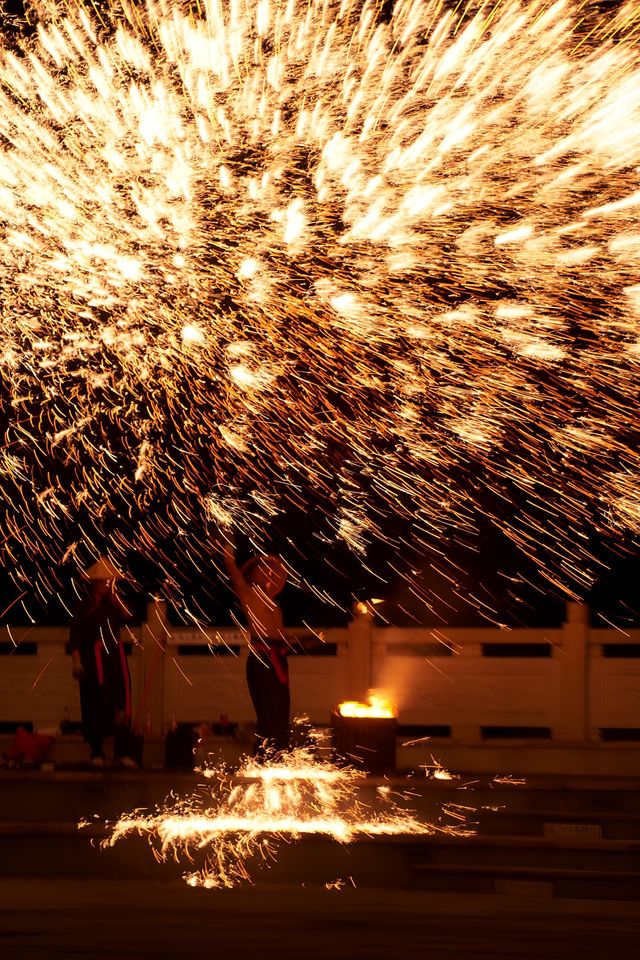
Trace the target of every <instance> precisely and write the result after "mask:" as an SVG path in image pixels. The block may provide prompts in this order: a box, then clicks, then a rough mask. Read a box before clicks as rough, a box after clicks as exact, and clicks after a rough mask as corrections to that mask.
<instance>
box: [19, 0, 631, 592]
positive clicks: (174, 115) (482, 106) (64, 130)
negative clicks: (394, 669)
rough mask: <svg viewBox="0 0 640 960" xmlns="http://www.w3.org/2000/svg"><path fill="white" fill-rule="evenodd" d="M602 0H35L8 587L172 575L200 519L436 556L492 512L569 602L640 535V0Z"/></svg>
mask: <svg viewBox="0 0 640 960" xmlns="http://www.w3.org/2000/svg"><path fill="white" fill-rule="evenodd" d="M588 6H592V5H586V7H588ZM586 7H585V5H584V4H580V3H578V2H570V0H564V2H563V0H559V2H557V3H554V4H549V3H548V2H542V0H533V2H527V3H522V4H518V3H515V2H511V0H505V2H496V3H494V4H488V3H479V4H476V5H475V7H474V6H473V5H472V6H471V7H468V6H466V7H465V9H464V11H463V10H462V9H461V7H456V8H455V9H453V8H449V7H447V6H446V5H444V4H443V3H441V2H440V0H425V2H418V0H399V2H397V3H395V5H393V11H392V13H391V14H390V15H389V16H387V17H386V18H385V17H382V16H381V15H380V12H379V10H378V8H377V6H376V5H375V4H372V3H366V2H364V3H362V2H349V3H348V2H346V0H345V2H334V0H310V2H308V3H307V2H305V3H302V2H296V0H286V2H285V0H281V2H277V0H274V2H271V3H270V2H267V0H259V2H257V3H256V2H254V0H232V2H219V0H200V2H198V3H194V4H187V3H180V2H171V0H148V2H147V3H133V2H125V0H120V2H118V3H114V4H111V5H110V7H109V11H110V12H109V13H104V12H103V13H100V14H98V13H97V12H96V10H94V9H93V8H91V7H89V5H87V6H86V7H85V6H83V5H82V4H78V3H76V2H73V0H72V2H69V3H67V4H64V5H61V4H58V3H52V2H38V3H37V4H35V6H34V11H35V13H34V14H33V17H32V19H33V21H34V23H35V24H36V29H34V30H33V31H32V32H31V33H30V34H29V35H28V36H24V37H22V39H20V40H19V41H12V42H11V43H10V42H9V40H7V41H6V43H5V45H4V49H3V50H2V51H0V231H1V233H2V243H1V245H0V302H1V303H2V307H1V309H2V343H1V344H0V366H1V371H2V383H3V388H2V397H1V402H2V408H3V415H2V417H3V423H2V428H3V433H4V445H3V448H2V450H1V452H0V458H1V460H2V464H1V469H2V473H3V483H2V489H3V497H4V503H3V505H2V512H1V517H0V521H1V526H2V539H3V541H4V545H3V551H4V558H3V559H4V562H5V565H6V566H9V567H11V568H12V569H13V576H14V578H15V581H16V584H17V592H18V593H20V592H21V591H22V590H24V589H25V584H26V583H28V582H29V581H30V580H31V573H30V570H31V567H32V566H33V565H34V564H35V565H36V567H37V569H38V578H37V590H38V593H39V594H40V595H41V596H42V597H43V598H45V599H46V597H47V596H50V595H51V594H53V593H55V592H56V590H57V589H58V575H57V573H56V569H57V567H58V566H59V564H60V562H61V561H62V560H66V559H71V560H73V559H74V558H75V559H76V560H77V562H78V563H83V562H86V559H87V557H88V556H89V555H92V554H93V555H95V554H97V553H98V552H101V551H104V550H107V551H108V552H109V553H110V555H111V556H112V558H113V560H114V562H116V564H117V565H124V564H126V560H127V557H129V556H130V555H131V554H132V553H133V552H134V551H138V552H140V553H143V554H145V555H147V556H151V557H153V558H154V559H155V560H156V561H157V563H158V565H159V567H160V569H161V572H162V578H163V579H164V583H165V585H164V589H165V591H166V593H167V594H169V595H170V596H172V597H173V598H174V599H175V598H178V599H179V597H180V589H181V588H180V583H181V580H180V578H181V575H182V574H183V573H184V571H185V570H186V571H192V570H193V569H194V567H196V568H197V567H198V566H200V567H201V568H202V569H204V570H205V573H206V572H207V569H208V570H209V571H210V569H211V568H210V564H208V565H207V564H206V563H205V562H204V561H203V557H204V555H205V553H206V550H204V551H203V548H202V541H203V535H202V531H203V529H204V527H205V526H206V524H207V523H208V524H209V529H211V528H212V527H215V526H216V525H223V526H233V527H236V528H238V529H240V530H242V531H243V532H244V533H245V534H247V535H248V536H249V537H250V538H251V539H252V541H253V542H254V543H255V544H257V545H258V547H260V546H263V547H264V548H265V549H266V548H267V547H268V540H269V530H270V529H271V527H272V526H273V525H274V524H277V523H278V522H279V520H280V519H281V518H283V517H285V518H286V517H287V516H289V515H296V514H300V515H301V514H302V513H304V512H306V513H309V514H311V513H313V515H314V516H316V517H317V518H318V519H317V536H318V537H319V542H320V543H322V542H324V541H327V542H330V541H335V540H338V541H340V540H341V541H344V542H346V543H347V544H348V545H349V546H350V547H351V548H352V549H353V550H354V551H356V553H364V552H365V551H366V548H367V545H368V544H369V543H370V542H372V541H374V540H382V541H387V542H388V543H389V545H390V547H392V548H394V547H397V546H399V543H398V540H397V539H396V533H394V530H396V531H397V529H398V526H397V525H398V524H399V523H400V524H402V523H403V524H405V530H406V531H407V532H406V534H405V538H406V539H408V540H409V542H410V543H411V544H412V546H413V547H414V548H415V551H416V553H417V554H425V553H426V554H427V555H433V556H438V557H439V563H440V564H441V565H442V566H443V568H444V569H445V570H446V569H447V566H446V565H447V560H446V559H443V558H441V557H440V554H441V553H442V546H441V544H442V539H443V537H444V536H445V535H446V534H447V532H448V531H450V530H452V529H454V530H458V531H462V532H463V533H464V534H465V535H468V536H469V538H471V539H472V538H473V536H474V534H475V532H476V528H477V518H478V516H480V515H482V516H484V517H485V518H487V519H488V520H489V521H490V522H492V523H494V524H495V525H496V526H497V527H498V528H499V529H500V530H501V531H502V532H503V533H504V534H505V535H506V536H507V537H509V538H510V539H511V540H512V541H513V543H514V544H516V545H517V547H518V548H519V549H520V550H521V551H522V552H523V553H524V554H525V555H526V556H528V557H529V558H531V559H532V560H533V562H534V563H535V564H537V565H538V566H539V567H540V568H542V570H543V573H544V574H545V575H546V577H547V578H548V580H549V581H551V582H552V583H554V584H557V585H558V586H559V587H560V588H561V589H563V590H565V591H568V592H575V591H578V592H579V591H580V590H581V589H583V588H584V587H585V586H586V585H588V583H589V582H590V580H591V578H592V577H593V575H594V571H595V569H596V568H597V564H596V560H595V558H594V557H593V556H592V553H591V550H590V546H589V536H590V534H591V533H592V532H593V531H594V530H596V529H598V530H605V531H606V532H607V533H608V535H609V536H610V537H611V538H612V539H613V540H614V541H615V540H616V539H619V540H622V539H624V538H631V539H633V538H636V537H637V535H638V534H639V533H640V498H639V496H638V475H639V472H640V471H639V466H640V463H639V458H640V454H639V452H638V450H639V447H638V444H637V440H638V430H637V407H636V404H637V399H638V396H637V386H636V377H637V371H638V364H639V362H640V338H639V335H638V319H639V316H640V283H639V278H638V265H639V262H640V221H639V217H638V211H639V210H640V191H639V189H638V170H639V168H640V54H639V50H640V46H639V45H638V29H639V25H640V4H638V3H636V2H630V3H627V4H623V5H621V6H620V7H619V9H618V12H617V13H616V14H615V15H612V14H611V13H610V12H608V13H607V14H606V15H602V17H599V16H598V14H597V13H594V12H593V11H591V13H589V11H588V10H587V9H586ZM288 559H289V562H290V563H291V564H293V565H294V566H295V562H296V558H295V555H292V556H291V557H289V558H288ZM30 565H31V566H30ZM406 575H407V576H408V577H410V574H409V572H408V569H407V571H406ZM451 577H452V579H454V580H455V577H456V572H455V570H453V569H452V570H451ZM415 589H417V590H418V591H419V590H420V588H419V587H418V586H416V587H415ZM424 600H425V602H426V603H427V604H429V603H431V602H432V600H431V598H430V597H429V596H428V594H427V593H425V594H424Z"/></svg>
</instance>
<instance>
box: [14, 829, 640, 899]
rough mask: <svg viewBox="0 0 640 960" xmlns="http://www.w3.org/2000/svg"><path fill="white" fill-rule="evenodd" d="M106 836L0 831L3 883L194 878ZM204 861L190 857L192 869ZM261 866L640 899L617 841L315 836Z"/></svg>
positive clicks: (639, 886) (638, 852)
mask: <svg viewBox="0 0 640 960" xmlns="http://www.w3.org/2000/svg"><path fill="white" fill-rule="evenodd" d="M105 836H106V832H105V829H104V827H103V825H101V824H98V823H96V824H92V825H91V826H90V827H89V828H88V829H84V830H78V829H77V827H76V825H75V824H72V823H70V822H68V821H67V822H61V823H56V822H53V821H48V822H32V823H27V822H24V821H21V822H18V823H4V824H1V825H0V838H1V842H0V876H23V877H25V876H33V877H56V876H58V877H87V878H102V879H107V878H112V879H115V878H122V879H124V878H129V879H134V878H140V879H145V878H148V879H162V880H169V879H175V878H176V877H179V876H181V875H182V873H183V872H185V871H186V870H188V869H190V864H189V863H188V862H187V861H186V860H185V861H184V862H183V864H182V865H179V864H177V863H175V862H174V861H173V860H172V859H171V858H169V859H168V861H167V862H166V863H162V864H160V863H158V862H156V860H155V858H154V856H153V852H152V851H151V850H150V849H149V844H148V841H147V840H146V838H142V837H135V836H132V837H130V838H127V839H126V840H122V841H120V842H119V843H117V844H116V845H115V846H114V847H112V848H108V849H105V850H101V849H100V848H99V843H100V841H101V840H102V839H104V837H105ZM201 856H202V854H198V853H196V854H194V858H195V862H196V865H197V864H198V862H199V860H198V858H199V857H201ZM260 866H261V864H259V863H258V864H256V863H254V864H251V863H250V864H249V870H250V873H251V874H252V876H253V879H254V881H256V882H259V883H273V882H278V883H294V884H295V883H329V882H333V881H335V880H336V879H338V878H340V879H344V880H347V881H348V882H353V883H355V884H356V885H357V886H374V887H375V886H392V887H398V886H400V887H406V888H419V889H430V890H435V889H437V890H460V891H466V892H485V893H486V892H494V893H499V894H505V895H508V894H513V895H527V896H538V895H539V896H585V897H595V898H604V899H640V844H638V843H634V842H625V841H619V840H618V841H615V840H609V841H597V842H595V841H572V842H563V841H559V840H555V839H550V838H538V837H531V838H523V837H469V838H460V837H449V836H444V835H435V836H433V837H412V836H399V837H386V838H377V839H370V838H366V839H359V840H357V841H355V842H353V843H350V844H339V843H337V842H335V841H332V840H330V839H329V838H326V837H321V836H311V837H304V838H302V839H301V840H299V841H296V842H292V843H287V842H281V843H279V845H278V850H277V855H276V856H275V858H274V859H273V861H271V862H270V863H268V864H267V866H268V869H260ZM518 884H520V887H521V889H519V888H518ZM532 884H533V886H532ZM535 884H538V885H542V886H538V887H536V886H535ZM545 885H546V886H545Z"/></svg>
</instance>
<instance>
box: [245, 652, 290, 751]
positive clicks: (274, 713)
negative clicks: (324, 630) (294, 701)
mask: <svg viewBox="0 0 640 960" xmlns="http://www.w3.org/2000/svg"><path fill="white" fill-rule="evenodd" d="M247 684H248V686H249V693H250V694H251V700H252V701H253V706H254V708H255V711H256V744H255V748H254V753H256V754H264V753H265V751H269V750H275V751H279V750H287V749H288V747H289V741H290V722H289V711H290V709H291V693H290V691H289V664H288V663H287V658H286V655H285V653H284V651H283V650H282V649H279V648H277V647H270V648H267V647H266V645H261V647H260V650H259V653H258V654H256V653H254V651H253V650H250V651H249V656H248V657H247Z"/></svg>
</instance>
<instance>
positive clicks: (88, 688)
mask: <svg viewBox="0 0 640 960" xmlns="http://www.w3.org/2000/svg"><path fill="white" fill-rule="evenodd" d="M80 657H81V662H82V667H83V671H84V673H83V677H82V680H81V681H80V710H81V712H82V726H83V731H84V738H85V740H86V741H87V743H88V744H89V748H90V750H91V757H92V758H93V757H102V756H104V751H103V744H104V738H105V737H108V736H110V735H111V734H114V735H115V744H114V753H115V756H116V758H118V757H121V756H126V755H127V754H128V753H129V749H128V743H129V740H130V730H131V675H130V673H129V665H128V663H127V658H126V656H125V653H124V648H123V646H122V644H121V643H119V644H118V646H117V647H111V648H110V649H109V650H108V651H107V650H106V649H105V647H104V646H103V644H102V643H99V644H95V646H94V647H93V648H89V649H85V650H83V651H82V652H81V655H80Z"/></svg>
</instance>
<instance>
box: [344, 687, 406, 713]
mask: <svg viewBox="0 0 640 960" xmlns="http://www.w3.org/2000/svg"><path fill="white" fill-rule="evenodd" d="M338 713H339V714H340V716H341V717H389V718H391V717H397V715H398V711H397V710H396V707H395V704H393V703H392V702H391V700H389V699H387V697H384V696H382V695H381V694H378V693H370V694H369V695H368V697H367V701H366V703H362V702H361V701H359V700H345V701H344V702H343V703H339V704H338Z"/></svg>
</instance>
